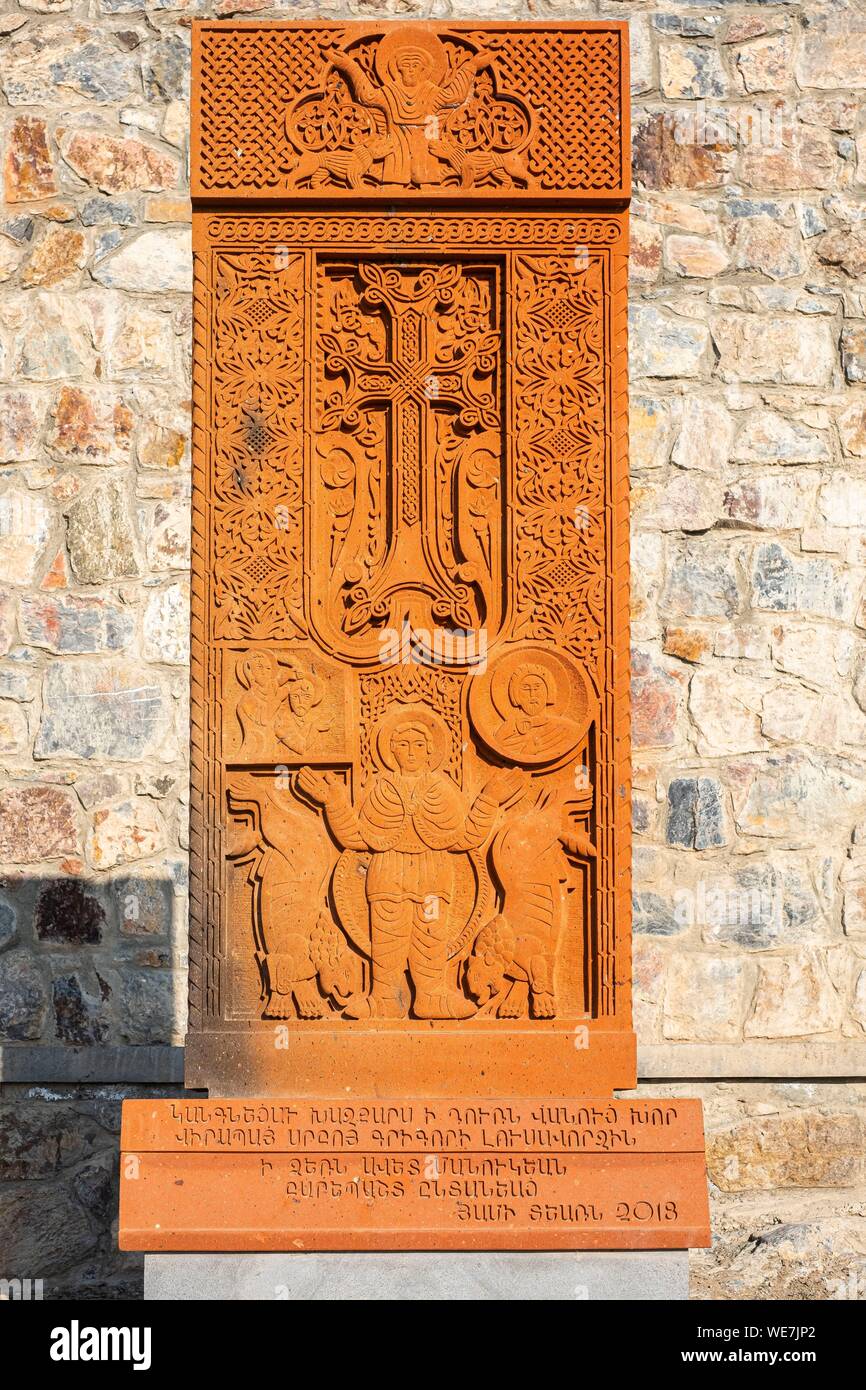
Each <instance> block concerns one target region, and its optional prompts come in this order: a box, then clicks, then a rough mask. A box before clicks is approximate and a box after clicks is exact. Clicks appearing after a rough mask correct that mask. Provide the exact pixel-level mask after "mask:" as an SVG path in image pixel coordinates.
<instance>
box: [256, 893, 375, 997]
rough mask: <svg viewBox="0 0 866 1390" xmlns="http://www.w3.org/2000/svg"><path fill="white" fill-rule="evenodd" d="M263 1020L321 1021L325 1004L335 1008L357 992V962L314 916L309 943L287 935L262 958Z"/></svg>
mask: <svg viewBox="0 0 866 1390" xmlns="http://www.w3.org/2000/svg"><path fill="white" fill-rule="evenodd" d="M265 968H266V973H267V982H266V983H267V987H268V992H269V998H268V1003H267V1006H266V1008H265V1011H264V1016H265V1018H295V1017H298V1018H306V1019H313V1018H323V1017H324V1016H325V1014H326V1013H328V1012H330V1010H329V1008H328V1000H329V999H333V1001H334V1003H335V1004H336V1006H337V1007H338V1008H342V1006H343V1005H344V1004H345V1003H346V1001H347V999H348V998H349V997H350V995H353V994H355V993H356V991H357V990H359V989H360V987H361V973H362V967H361V961H360V959H359V957H358V956H356V955H355V953H354V952H353V951H352V950H351V948H350V947H349V945H348V943H347V941H346V938H345V937H344V935H343V933H342V932H341V931H340V929H339V927H338V926H336V924H335V923H334V921H333V920H332V919H331V918H330V917H329V916H328V915H327V914H326V913H324V912H321V913H320V914H319V917H318V920H317V922H316V925H315V926H314V928H313V930H312V932H311V933H310V935H309V937H306V936H303V935H302V934H301V933H296V934H289V935H287V936H285V937H283V939H282V940H281V942H280V950H279V951H269V952H268V954H267V956H266V958H265Z"/></svg>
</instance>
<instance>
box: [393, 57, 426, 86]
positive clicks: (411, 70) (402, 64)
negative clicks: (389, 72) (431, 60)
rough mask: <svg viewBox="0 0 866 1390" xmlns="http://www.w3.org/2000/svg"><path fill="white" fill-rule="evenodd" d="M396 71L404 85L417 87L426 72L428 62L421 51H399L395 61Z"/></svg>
mask: <svg viewBox="0 0 866 1390" xmlns="http://www.w3.org/2000/svg"><path fill="white" fill-rule="evenodd" d="M396 67H397V71H398V72H399V74H400V80H401V81H402V83H403V86H404V87H417V86H418V83H419V82H420V81H421V80H422V79H423V77H424V76H425V74H426V72H427V68H428V67H429V64H428V63H426V62H425V61H424V55H423V54H422V53H411V52H410V53H401V54H400V56H399V57H398V58H397V61H396Z"/></svg>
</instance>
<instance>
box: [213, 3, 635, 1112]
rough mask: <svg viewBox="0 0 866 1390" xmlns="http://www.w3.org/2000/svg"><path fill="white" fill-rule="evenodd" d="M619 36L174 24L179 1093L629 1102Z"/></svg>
mask: <svg viewBox="0 0 866 1390" xmlns="http://www.w3.org/2000/svg"><path fill="white" fill-rule="evenodd" d="M623 36H624V30H623V26H621V25H618V24H614V23H597V24H587V25H562V26H556V27H553V26H547V25H544V24H541V25H516V24H512V25H509V24H501V25H490V26H485V27H483V28H479V27H478V26H472V25H471V24H454V25H450V26H442V25H434V24H426V23H419V24H391V25H384V24H383V25H378V26H377V25H376V24H327V23H320V22H313V23H310V24H304V25H291V24H290V25H282V24H276V25H271V24H259V23H257V22H255V23H252V24H243V25H234V24H218V23H211V22H204V23H202V24H200V25H197V26H196V27H195V34H194V49H195V54H194V56H195V63H196V74H197V80H196V83H195V110H194V128H193V166H194V189H193V192H194V199H195V216H194V245H195V269H196V284H195V378H194V453H195V485H194V501H193V511H194V551H195V559H194V598H193V644H192V656H193V700H192V728H193V801H192V813H191V814H192V831H193V843H192V862H193V870H192V875H193V877H192V901H193V914H192V925H191V942H190V1027H191V1031H190V1037H189V1042H188V1050H187V1053H188V1083H189V1084H197V1083H198V1084H203V1085H207V1086H208V1087H209V1088H210V1089H211V1091H212V1092H213V1091H214V1090H216V1091H217V1092H218V1091H219V1090H220V1089H221V1088H222V1089H223V1090H224V1089H225V1088H227V1087H229V1086H230V1085H234V1086H235V1087H236V1086H237V1077H238V1074H239V1069H240V1071H242V1072H243V1073H244V1075H246V1076H247V1077H248V1080H249V1084H250V1085H254V1086H255V1087H256V1088H257V1090H258V1091H259V1092H260V1093H262V1094H267V1093H271V1094H275V1093H282V1094H286V1093H291V1094H295V1095H301V1094H309V1095H321V1094H329V1093H330V1091H329V1089H328V1088H329V1087H332V1086H333V1085H334V1084H337V1085H338V1086H339V1085H341V1084H342V1082H341V1081H340V1078H341V1077H343V1076H346V1077H350V1078H351V1081H350V1084H351V1085H358V1086H359V1087H362V1086H363V1084H364V1083H365V1082H366V1083H368V1084H369V1086H370V1088H372V1090H375V1091H376V1092H377V1093H378V1091H379V1088H380V1087H384V1088H385V1089H386V1091H387V1088H388V1087H389V1086H390V1087H392V1088H393V1087H395V1086H396V1087H397V1088H398V1091H399V1089H400V1088H401V1087H402V1088H405V1086H406V1085H407V1081H409V1082H410V1083H411V1085H412V1086H413V1087H414V1088H415V1090H416V1092H417V1094H437V1093H438V1094H443V1093H444V1094H448V1089H447V1086H449V1085H450V1087H451V1088H452V1089H453V1086H454V1084H455V1076H457V1075H458V1074H459V1076H460V1086H461V1087H463V1086H465V1087H466V1088H470V1089H471V1087H472V1086H473V1084H475V1085H476V1086H477V1083H478V1078H479V1076H480V1075H483V1076H484V1078H485V1087H486V1088H487V1089H488V1090H489V1089H490V1088H492V1093H494V1094H497V1093H499V1094H507V1093H511V1089H513V1088H514V1087H517V1090H518V1092H520V1093H523V1094H531V1093H532V1092H533V1090H534V1091H535V1092H536V1093H538V1094H550V1093H553V1094H556V1093H557V1092H559V1093H563V1094H568V1093H570V1094H574V1093H575V1092H576V1091H577V1090H579V1089H583V1090H585V1091H593V1092H594V1093H599V1092H603V1091H605V1090H610V1088H611V1086H612V1085H614V1084H618V1085H628V1084H630V1082H631V1081H632V1080H633V1076H634V1045H633V1035H632V1033H631V1018H630V993H629V975H630V971H629V955H628V950H629V947H628V934H629V901H628V899H629V892H628V857H629V840H628V815H629V807H628V719H627V703H626V680H627V662H628V657H627V651H628V645H627V561H626V550H627V526H626V505H627V470H626V459H625V376H624V372H625V367H624V348H625V338H624V314H625V307H626V299H625V292H626V278H625V270H626V226H625V218H626V213H625V206H626V200H627V196H628V187H627V182H626V180H627V160H626V158H625V154H624V149H623V124H622V117H623V114H624V103H625V100H626V96H625V89H624V55H623ZM252 92H255V100H252V99H251V93H252ZM275 1030H277V1031H276V1032H275ZM445 1075H447V1077H448V1082H447V1083H446V1082H445V1081H443V1080H442V1077H443V1076H445ZM473 1078H474V1082H473ZM442 1086H446V1090H445V1091H444V1092H442V1090H441V1087H442ZM437 1088H439V1089H438V1090H437Z"/></svg>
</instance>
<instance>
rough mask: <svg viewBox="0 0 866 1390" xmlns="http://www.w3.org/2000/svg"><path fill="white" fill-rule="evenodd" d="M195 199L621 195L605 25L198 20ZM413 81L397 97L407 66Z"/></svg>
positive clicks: (620, 47) (618, 60)
mask: <svg viewBox="0 0 866 1390" xmlns="http://www.w3.org/2000/svg"><path fill="white" fill-rule="evenodd" d="M194 36H195V37H194V43H195V44H196V51H197V63H198V70H199V73H200V78H199V81H198V83H197V84H196V89H195V91H194V94H193V100H194V106H193V150H192V156H193V160H192V162H193V171H194V172H193V196H194V197H198V198H205V197H220V196H225V195H229V194H230V195H232V196H233V197H236V198H279V197H281V196H284V195H285V194H287V193H291V194H292V196H293V197H299V198H301V199H306V198H309V199H321V198H325V199H330V198H338V197H340V196H341V195H342V196H345V194H346V192H351V193H352V195H353V196H355V197H375V196H377V195H378V196H382V195H385V196H387V197H396V196H399V197H408V198H414V197H420V198H424V199H425V200H429V199H430V198H431V197H432V198H434V199H435V198H447V197H452V198H453V197H454V196H455V195H459V194H461V193H463V194H465V193H467V192H470V193H471V194H472V195H473V196H474V197H476V198H482V199H483V198H494V199H500V200H501V199H502V198H503V197H508V198H519V199H524V198H542V199H544V198H551V197H555V198H557V199H558V200H560V201H561V200H562V199H564V198H571V199H579V200H583V201H605V200H607V201H611V200H622V199H623V198H625V197H627V195H628V160H627V158H626V157H625V156H624V148H623V130H624V129H627V101H628V89H627V79H626V72H625V65H626V60H625V53H624V48H625V44H624V42H623V29H622V26H621V25H618V24H616V23H607V24H606V23H598V24H580V25H573V26H572V25H567V24H565V25H560V26H557V27H555V28H554V27H548V26H546V25H541V24H510V25H509V24H502V25H491V26H489V27H485V28H484V29H483V30H481V29H479V28H478V27H477V25H475V26H473V25H471V24H454V25H451V26H449V27H448V28H447V29H446V28H443V27H442V26H439V25H432V24H424V23H417V22H416V23H413V24H411V25H404V24H401V23H391V24H388V23H385V24H379V25H376V26H372V25H371V26H370V27H369V28H368V27H367V26H365V25H357V24H355V25H340V24H326V23H310V24H304V25H280V24H275V25H271V24H265V23H256V22H252V23H250V24H239V23H234V22H232V23H230V24H221V23H219V22H203V23H200V24H196V25H195V26H194ZM407 61H408V62H410V63H411V62H415V63H416V65H418V64H420V65H421V67H422V69H423V75H424V80H423V81H422V82H421V83H419V84H417V86H415V87H413V89H412V91H411V94H407V90H406V88H405V86H404V85H403V84H402V82H401V75H400V74H401V70H402V64H404V63H405V62H407Z"/></svg>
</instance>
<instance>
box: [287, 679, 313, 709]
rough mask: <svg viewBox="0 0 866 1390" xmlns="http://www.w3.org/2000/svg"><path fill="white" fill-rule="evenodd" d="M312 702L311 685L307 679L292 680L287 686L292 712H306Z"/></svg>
mask: <svg viewBox="0 0 866 1390" xmlns="http://www.w3.org/2000/svg"><path fill="white" fill-rule="evenodd" d="M312 703H313V687H312V686H311V685H310V684H309V682H308V681H293V682H292V684H291V685H290V686H289V706H290V708H291V711H292V714H298V715H304V714H308V713H309V711H310V707H311V706H312Z"/></svg>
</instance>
